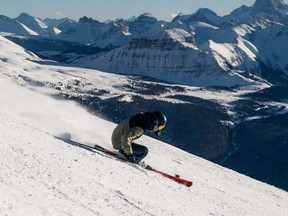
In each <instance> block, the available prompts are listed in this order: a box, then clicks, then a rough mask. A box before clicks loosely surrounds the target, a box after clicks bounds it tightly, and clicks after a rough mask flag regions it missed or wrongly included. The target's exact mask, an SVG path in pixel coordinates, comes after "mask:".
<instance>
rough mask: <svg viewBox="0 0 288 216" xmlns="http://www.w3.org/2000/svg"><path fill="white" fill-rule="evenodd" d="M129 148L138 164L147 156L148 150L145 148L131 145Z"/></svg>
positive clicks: (134, 144)
mask: <svg viewBox="0 0 288 216" xmlns="http://www.w3.org/2000/svg"><path fill="white" fill-rule="evenodd" d="M131 147H132V151H133V154H134V156H135V158H136V160H137V162H140V161H141V160H142V159H143V158H145V157H146V156H147V154H148V148H147V147H146V146H143V145H140V144H136V143H132V145H131Z"/></svg>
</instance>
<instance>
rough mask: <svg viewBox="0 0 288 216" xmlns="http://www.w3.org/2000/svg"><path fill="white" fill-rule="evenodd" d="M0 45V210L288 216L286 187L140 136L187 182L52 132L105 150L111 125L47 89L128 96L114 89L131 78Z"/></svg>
mask: <svg viewBox="0 0 288 216" xmlns="http://www.w3.org/2000/svg"><path fill="white" fill-rule="evenodd" d="M0 42H1V43H0V46H1V49H0V65H1V67H0V137H1V139H0V146H1V151H0V194H1V196H0V206H1V208H0V215H9V216H10V215H12V216H13V215H17V216H18V215H23V216H26V215H27V216H28V215H29V216H31V215H37V216H38V215H53V216H54V215H61V216H62V215H85V216H86V215H87V216H89V215H141V216H142V215H187V216H188V215H229V216H230V215H280V216H281V215H283V216H284V215H286V213H287V211H288V204H287V199H288V194H287V192H284V191H282V190H279V189H277V188H275V187H272V186H269V185H267V184H264V183H261V182H259V181H256V180H253V179H251V178H248V177H245V176H243V175H241V174H238V173H236V172H233V171H231V170H228V169H225V168H223V167H220V166H218V165H215V164H213V163H211V162H208V161H206V160H204V159H201V158H198V157H195V156H193V155H191V154H189V153H186V152H184V151H181V150H179V149H177V148H175V147H172V146H170V145H167V144H165V143H162V142H159V141H157V140H155V139H152V138H149V137H147V136H143V137H142V138H141V139H140V140H139V143H141V144H144V145H146V146H147V147H148V148H149V149H150V153H149V155H148V156H147V158H146V159H145V161H146V162H147V163H148V164H150V165H152V166H154V167H155V168H158V169H160V170H162V171H165V172H167V173H171V174H175V173H179V174H181V176H182V177H183V178H186V179H191V180H192V181H193V182H194V185H193V186H192V187H191V188H186V187H184V186H181V185H178V184H177V183H175V182H172V181H170V180H169V179H165V178H163V177H161V176H159V175H157V174H154V173H151V172H149V171H145V170H142V169H141V168H139V169H138V168H135V167H133V166H131V165H128V164H125V163H122V162H119V161H115V160H113V159H111V158H108V157H104V156H102V155H99V154H97V153H93V152H91V151H88V150H86V149H82V148H79V147H76V146H72V145H71V144H68V143H66V142H63V141H60V140H59V139H56V138H54V136H62V137H64V136H68V135H69V136H71V137H72V138H73V139H75V140H78V141H80V142H83V143H86V144H90V145H91V144H93V143H97V144H100V145H102V146H104V147H107V148H110V149H111V144H110V136H111V132H112V130H113V129H114V127H115V126H116V125H115V124H113V123H111V122H108V121H106V120H103V119H101V118H99V117H96V116H94V115H91V114H89V113H88V112H87V111H86V110H85V109H83V108H81V107H79V105H77V104H76V103H74V102H71V101H69V102H68V101H63V100H56V99H54V98H52V97H51V96H50V94H51V93H55V91H56V90H55V89H54V88H48V87H49V85H53V86H54V85H56V84H57V83H58V85H59V86H57V87H58V88H62V89H63V90H62V91H64V90H65V89H64V88H63V85H64V86H65V85H67V86H68V84H71V83H73V82H76V81H77V80H78V81H79V82H80V84H78V86H77V87H78V88H79V92H81V91H83V94H84V93H85V90H87V91H88V90H92V89H93V88H99V89H103V90H105V91H109V92H110V93H109V94H110V97H116V96H118V95H119V94H125V95H126V97H127V98H128V99H129V92H127V90H126V92H125V89H124V88H123V87H122V88H119V87H120V86H121V85H120V84H119V83H122V85H123V84H125V82H127V81H128V79H129V78H127V77H125V76H120V75H111V74H106V73H103V72H100V71H92V70H87V69H81V68H71V67H64V66H59V65H53V62H45V61H42V60H41V59H39V58H37V57H36V56H34V55H33V54H31V53H27V52H25V51H24V49H23V48H21V47H19V46H17V45H15V44H13V43H11V42H10V41H8V40H6V39H4V38H3V37H0ZM40 63H41V64H40ZM76 83H78V82H76ZM251 87H252V86H251ZM255 87H257V86H255ZM259 87H260V86H259ZM67 91H68V90H67ZM71 91H73V88H72V90H71ZM187 91H188V87H187ZM189 91H190V90H189ZM245 91H248V89H246V90H245ZM79 92H78V94H80V93H79ZM121 92H122V93H121ZM191 93H192V91H191ZM204 93H205V94H207V95H206V97H207V98H209V97H211V98H214V99H215V98H217V97H219V100H224V101H225V100H226V101H227V100H233V97H235V95H233V94H232V93H231V94H229V95H222V96H221V92H220V93H217V94H216V93H215V92H214V93H213V94H211V93H210V94H209V92H206V91H205V92H204ZM204 93H203V96H204ZM171 94H173V92H172V93H171ZM194 94H199V92H198V93H197V92H196V93H195V92H194ZM235 94H238V93H235ZM228 96H229V97H228ZM123 99H124V98H123ZM128 99H127V100H128ZM159 99H165V94H164V95H163V96H161V98H159ZM176 102H177V101H176V100H175V103H176ZM178 103H179V101H178ZM167 127H168V126H167Z"/></svg>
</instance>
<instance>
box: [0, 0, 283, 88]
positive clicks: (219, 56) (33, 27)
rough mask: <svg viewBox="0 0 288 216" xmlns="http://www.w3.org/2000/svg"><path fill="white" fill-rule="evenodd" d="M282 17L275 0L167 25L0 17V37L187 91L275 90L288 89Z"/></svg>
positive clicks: (148, 19)
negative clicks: (261, 86)
mask: <svg viewBox="0 0 288 216" xmlns="http://www.w3.org/2000/svg"><path fill="white" fill-rule="evenodd" d="M287 13H288V5H287V4H285V3H284V2H283V1H282V0H257V1H256V2H255V3H254V4H253V5H252V6H251V7H247V6H241V7H240V8H237V9H236V10H234V11H232V12H231V13H230V14H229V15H227V16H223V17H221V16H218V15H217V14H216V13H215V12H213V11H211V10H209V9H206V8H201V9H199V10H198V11H197V12H196V13H194V14H190V15H183V14H179V15H178V16H176V17H175V18H174V19H173V20H172V21H171V22H165V21H160V20H157V19H156V18H155V17H153V16H152V15H151V14H149V13H145V14H142V15H140V16H139V17H136V18H135V19H132V20H123V19H118V20H114V21H107V22H99V21H97V20H93V19H92V18H88V17H85V16H84V17H82V18H80V19H79V21H78V22H76V21H74V20H72V19H68V18H64V19H59V20H57V19H49V18H47V19H44V20H43V21H42V20H41V19H39V18H35V17H33V16H30V15H28V14H25V13H22V14H21V15H20V16H18V17H17V18H15V19H11V18H8V17H5V16H0V31H2V32H10V33H13V34H9V35H6V36H7V37H9V38H10V39H11V40H13V41H14V42H16V43H18V44H21V45H22V46H24V47H25V48H27V49H29V50H31V51H34V52H35V53H37V54H38V55H40V56H41V57H45V58H49V59H53V60H57V61H61V62H66V63H69V64H75V65H78V66H82V67H90V68H95V69H101V70H103V71H108V72H113V73H126V74H140V75H145V76H150V77H153V78H157V79H162V80H165V81H171V82H176V83H181V84H186V85H192V86H228V87H232V86H237V85H249V84H251V83H257V82H267V83H270V84H272V85H282V84H287V83H288V56H287V55H286V50H287V48H288V29H287V25H286V24H287V23H288V16H287ZM20 36H21V37H20ZM23 36H25V37H23Z"/></svg>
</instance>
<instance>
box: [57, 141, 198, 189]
mask: <svg viewBox="0 0 288 216" xmlns="http://www.w3.org/2000/svg"><path fill="white" fill-rule="evenodd" d="M57 138H58V137H57ZM58 139H61V138H58ZM61 140H62V141H65V142H67V143H70V144H71V145H74V146H78V147H81V148H84V149H87V150H90V151H91V150H92V149H93V150H96V151H98V152H102V153H104V154H106V155H108V156H112V157H113V158H116V159H118V160H120V161H123V162H128V163H130V162H129V161H127V159H126V158H125V157H124V156H123V155H120V154H118V152H115V151H111V150H109V149H106V148H103V147H102V146H99V145H94V146H90V145H85V144H82V143H79V142H76V141H74V140H63V139H61ZM131 164H133V163H131ZM137 165H139V166H140V167H143V168H144V169H145V170H149V171H152V172H155V173H157V174H160V175H162V176H163V177H165V178H168V179H170V180H172V181H175V182H177V183H179V184H181V185H184V186H186V187H191V186H192V185H193V182H192V181H190V180H186V179H183V178H181V177H180V175H179V174H175V175H170V174H167V173H165V172H162V171H160V170H157V169H154V168H152V167H151V166H150V165H147V164H146V163H145V162H144V161H140V162H139V163H138V164H137Z"/></svg>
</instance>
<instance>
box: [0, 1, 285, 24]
mask: <svg viewBox="0 0 288 216" xmlns="http://www.w3.org/2000/svg"><path fill="white" fill-rule="evenodd" d="M255 1H256V0H0V5H1V6H0V15H5V16H8V17H10V18H15V17H17V16H19V15H20V13H22V12H26V13H28V14H30V15H31V16H35V17H39V18H41V19H44V18H46V17H49V18H63V17H68V18H71V19H74V20H76V21H78V19H79V18H80V17H83V16H87V17H91V18H93V19H96V20H99V21H105V20H107V19H111V20H113V19H116V18H124V19H127V18H130V17H132V16H133V15H135V16H139V15H141V14H143V13H145V12H148V13H151V14H152V15H153V16H154V17H156V18H157V19H160V20H166V21H171V19H172V18H173V16H175V15H177V14H178V13H183V14H192V13H194V12H196V11H197V10H198V9H199V8H209V9H211V10H213V11H214V12H216V13H217V14H218V15H220V16H223V15H227V14H229V13H230V12H231V11H232V10H234V9H236V8H238V7H240V6H241V5H247V6H252V5H253V3H254V2H255ZM284 2H286V3H287V4H288V0H284Z"/></svg>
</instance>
